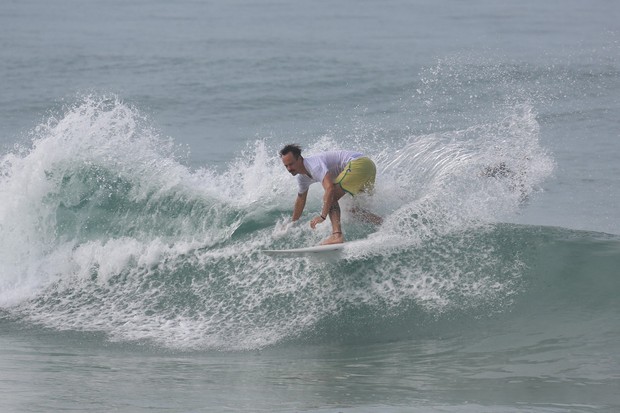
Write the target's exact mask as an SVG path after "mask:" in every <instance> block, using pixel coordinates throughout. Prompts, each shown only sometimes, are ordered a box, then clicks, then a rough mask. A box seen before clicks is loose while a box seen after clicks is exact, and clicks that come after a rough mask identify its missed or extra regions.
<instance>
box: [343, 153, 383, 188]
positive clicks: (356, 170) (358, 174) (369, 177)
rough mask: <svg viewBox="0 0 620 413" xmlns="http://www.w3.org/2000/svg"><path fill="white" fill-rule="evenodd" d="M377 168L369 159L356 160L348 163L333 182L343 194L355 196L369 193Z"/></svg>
mask: <svg viewBox="0 0 620 413" xmlns="http://www.w3.org/2000/svg"><path fill="white" fill-rule="evenodd" d="M376 175H377V168H376V167H375V164H374V162H373V161H371V160H370V158H366V157H363V158H357V159H354V160H352V161H350V162H349V163H348V164H347V166H346V167H345V168H344V171H342V172H340V175H338V176H337V177H336V179H335V180H334V183H335V184H338V185H340V187H341V188H342V189H344V190H345V192H348V193H350V194H351V195H357V194H358V193H359V192H371V191H372V189H373V188H374V186H375V176H376Z"/></svg>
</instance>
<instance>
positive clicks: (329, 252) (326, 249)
mask: <svg viewBox="0 0 620 413" xmlns="http://www.w3.org/2000/svg"><path fill="white" fill-rule="evenodd" d="M344 245H345V244H344V243H343V244H330V245H317V246H314V247H305V248H293V249H288V250H262V252H263V253H264V254H266V255H270V256H272V257H321V256H333V255H337V254H339V253H340V252H342V250H343V248H344Z"/></svg>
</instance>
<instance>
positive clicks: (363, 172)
mask: <svg viewBox="0 0 620 413" xmlns="http://www.w3.org/2000/svg"><path fill="white" fill-rule="evenodd" d="M280 158H281V159H282V163H283V164H284V166H285V167H286V170H287V171H289V172H290V173H291V175H293V176H295V177H297V186H298V192H297V199H296V200H295V207H294V209H293V221H297V220H298V219H299V217H301V214H302V212H303V210H304V207H305V206H306V198H307V197H308V189H309V187H310V185H311V184H313V183H315V182H320V183H321V185H323V189H324V190H325V193H324V195H323V206H322V208H321V212H320V213H319V215H318V216H316V217H314V218H313V219H312V220H311V221H310V227H311V228H312V229H314V228H316V226H317V225H318V224H320V223H322V222H324V221H325V220H326V219H327V216H328V215H329V219H330V221H331V223H332V234H331V235H330V236H329V237H328V238H327V239H325V240H324V241H323V242H322V243H321V244H322V245H326V244H339V243H342V242H344V236H343V235H342V228H341V225H340V205H339V204H338V200H340V198H342V197H343V196H344V195H345V194H347V193H349V194H351V195H353V196H354V195H357V194H358V193H360V192H371V191H372V189H373V187H374V184H375V175H376V167H375V164H374V163H373V162H372V161H371V160H370V158H368V157H366V156H364V155H363V154H361V153H359V152H353V151H329V152H322V153H319V154H317V155H314V156H308V157H307V158H304V157H303V156H301V147H300V146H299V145H294V144H290V145H286V146H285V147H284V148H282V150H280ZM351 212H353V214H354V215H356V216H357V217H358V218H360V219H362V220H364V221H366V222H370V223H372V224H375V225H380V224H381V222H382V221H383V219H382V218H381V217H380V216H378V215H375V214H373V213H371V212H368V211H366V210H365V209H363V208H359V207H356V208H353V209H352V211H351Z"/></svg>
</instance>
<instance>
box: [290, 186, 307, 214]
mask: <svg viewBox="0 0 620 413" xmlns="http://www.w3.org/2000/svg"><path fill="white" fill-rule="evenodd" d="M307 197H308V191H306V192H304V193H301V194H297V199H295V207H294V208H293V221H297V220H298V219H299V217H301V213H302V212H304V207H305V206H306V198H307Z"/></svg>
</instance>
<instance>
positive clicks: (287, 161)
mask: <svg viewBox="0 0 620 413" xmlns="http://www.w3.org/2000/svg"><path fill="white" fill-rule="evenodd" d="M302 162H303V161H302V158H301V156H300V157H299V158H295V155H293V153H292V152H289V153H287V154H286V155H284V156H282V163H283V164H284V167H285V168H286V170H287V171H289V172H290V173H291V175H293V176H295V175H297V174H298V173H299V172H300V168H301V165H302Z"/></svg>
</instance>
